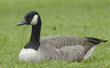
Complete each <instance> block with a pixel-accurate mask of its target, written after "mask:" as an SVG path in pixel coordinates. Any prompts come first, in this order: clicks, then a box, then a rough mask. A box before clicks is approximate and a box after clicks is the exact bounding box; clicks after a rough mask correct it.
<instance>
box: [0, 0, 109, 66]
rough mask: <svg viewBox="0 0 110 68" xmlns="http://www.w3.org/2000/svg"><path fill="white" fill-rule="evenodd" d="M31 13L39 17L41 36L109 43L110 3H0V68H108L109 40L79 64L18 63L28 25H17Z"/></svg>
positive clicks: (63, 0) (96, 0) (75, 0)
mask: <svg viewBox="0 0 110 68" xmlns="http://www.w3.org/2000/svg"><path fill="white" fill-rule="evenodd" d="M32 10H34V11H38V12H39V14H40V16H41V18H42V30H41V37H43V36H54V35H73V36H79V37H85V36H87V37H96V38H99V39H105V40H106V39H107V40H110V37H109V36H110V24H109V23H110V15H109V14H110V0H23V1H22V0H19V1H18V0H8V1H7V0H0V68H20V67H21V68H73V67H74V68H110V61H109V59H110V58H109V57H110V54H109V53H110V43H109V41H108V42H107V43H102V44H100V45H99V46H98V47H97V48H96V50H95V51H94V53H93V54H92V56H91V57H90V58H88V59H87V60H83V61H81V62H79V63H78V62H74V63H73V62H69V61H63V60H62V61H60V62H58V61H57V60H51V61H44V62H40V63H27V62H18V54H19V52H20V50H21V49H22V48H23V47H24V45H25V44H26V43H27V42H28V41H29V38H30V34H31V26H27V25H24V26H20V27H17V24H18V23H19V22H20V21H21V20H22V19H23V17H24V15H25V14H26V13H27V12H29V11H32ZM54 26H55V27H56V30H53V28H54Z"/></svg>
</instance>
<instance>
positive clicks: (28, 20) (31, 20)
mask: <svg viewBox="0 0 110 68" xmlns="http://www.w3.org/2000/svg"><path fill="white" fill-rule="evenodd" d="M39 22H41V19H40V16H39V14H38V13H37V12H36V11H30V12H28V13H27V14H26V15H25V16H24V18H23V20H22V21H21V22H20V23H19V24H17V26H20V25H24V24H27V25H37V24H38V23H39Z"/></svg>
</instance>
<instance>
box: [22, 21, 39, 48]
mask: <svg viewBox="0 0 110 68" xmlns="http://www.w3.org/2000/svg"><path fill="white" fill-rule="evenodd" d="M40 31H41V20H39V21H38V23H37V24H36V25H32V33H31V38H30V41H29V42H28V44H27V45H26V46H25V47H24V48H32V49H35V50H38V47H39V46H40V42H39V41H40Z"/></svg>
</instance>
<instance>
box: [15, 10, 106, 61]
mask: <svg viewBox="0 0 110 68" xmlns="http://www.w3.org/2000/svg"><path fill="white" fill-rule="evenodd" d="M24 24H28V25H32V33H31V37H30V40H29V42H28V43H27V44H26V45H25V47H24V48H23V49H22V50H21V51H20V53H19V58H18V60H19V61H24V62H31V61H32V62H40V61H42V60H50V59H57V60H65V61H67V60H72V61H78V62H79V61H81V60H84V59H87V58H88V57H90V56H91V54H92V53H93V51H94V49H95V48H96V47H97V44H99V43H101V42H106V41H107V40H101V39H97V38H90V37H75V36H70V35H56V36H46V37H42V38H41V39H40V31H41V18H40V16H39V14H38V13H37V12H36V11H31V12H28V13H27V14H26V15H25V16H24V18H23V20H22V21H21V22H20V23H19V24H17V26H20V25H24Z"/></svg>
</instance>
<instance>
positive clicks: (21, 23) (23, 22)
mask: <svg viewBox="0 0 110 68" xmlns="http://www.w3.org/2000/svg"><path fill="white" fill-rule="evenodd" d="M24 24H26V21H25V19H23V20H22V21H21V22H20V23H18V24H17V26H20V25H24Z"/></svg>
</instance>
